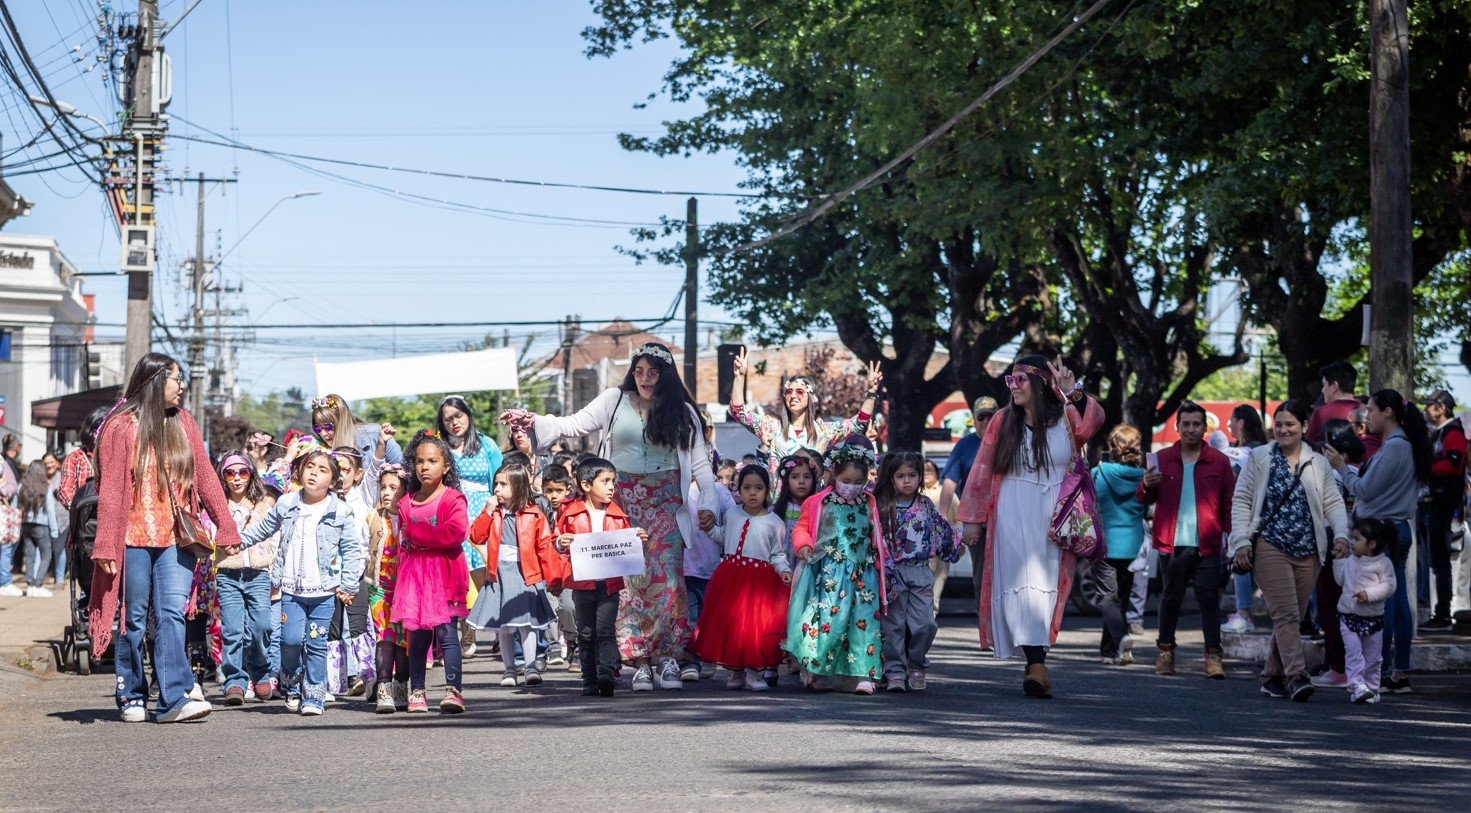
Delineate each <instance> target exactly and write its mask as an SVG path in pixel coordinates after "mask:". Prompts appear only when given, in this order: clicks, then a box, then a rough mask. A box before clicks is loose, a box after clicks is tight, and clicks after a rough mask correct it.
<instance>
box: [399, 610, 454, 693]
mask: <svg viewBox="0 0 1471 813" xmlns="http://www.w3.org/2000/svg"><path fill="white" fill-rule="evenodd" d="M435 639H438V640H439V650H440V652H441V653H443V654H444V685H446V686H453V687H455V688H456V689H458V688H460V667H461V663H460V636H459V635H457V634H456V633H455V625H454V622H453V621H451V622H448V623H444V624H440V625H439V626H437V627H435V628H434V629H432V630H412V631H410V632H409V688H410V689H422V688H424V673H425V672H426V671H428V665H427V663H426V660H427V659H428V657H429V644H430V643H431V642H432V641H434V640H435Z"/></svg>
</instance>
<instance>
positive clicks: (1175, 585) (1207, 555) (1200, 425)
mask: <svg viewBox="0 0 1471 813" xmlns="http://www.w3.org/2000/svg"><path fill="white" fill-rule="evenodd" d="M1175 427H1176V429H1178V430H1179V432H1180V442H1179V443H1177V444H1175V445H1174V446H1171V447H1169V448H1168V449H1165V450H1164V451H1162V452H1160V453H1159V454H1158V455H1153V456H1152V457H1153V458H1154V460H1152V461H1151V462H1150V464H1149V468H1148V470H1147V471H1146V472H1145V474H1144V482H1142V483H1140V484H1139V490H1138V493H1137V495H1136V496H1137V498H1138V500H1139V502H1142V503H1144V504H1145V505H1153V506H1154V507H1155V508H1154V526H1153V531H1152V533H1151V536H1152V541H1153V544H1154V549H1155V550H1157V551H1159V552H1160V572H1161V573H1163V574H1164V595H1163V596H1162V597H1161V599H1160V605H1159V640H1158V647H1159V655H1158V657H1157V659H1156V660H1155V664H1154V671H1155V674H1159V675H1173V674H1175V626H1176V624H1178V623H1179V620H1180V604H1181V603H1182V602H1183V601H1184V600H1185V588H1186V587H1187V586H1188V585H1190V584H1192V583H1193V584H1194V585H1195V600H1196V601H1197V602H1198V603H1199V604H1200V624H1201V629H1202V631H1203V632H1204V633H1205V676H1206V677H1209V678H1214V679H1216V680H1224V679H1225V677H1226V669H1225V667H1224V666H1223V665H1222V663H1221V603H1220V602H1221V542H1222V540H1223V539H1224V538H1225V536H1226V534H1229V533H1230V532H1231V495H1232V493H1233V492H1234V491H1235V489H1236V475H1234V474H1232V473H1231V460H1230V458H1228V457H1226V456H1225V455H1224V454H1222V453H1221V452H1218V451H1216V450H1215V449H1212V448H1210V447H1209V446H1207V445H1205V442H1204V441H1205V407H1202V406H1201V405H1199V404H1197V403H1195V402H1193V401H1186V402H1185V403H1183V404H1181V405H1180V408H1179V409H1178V410H1176V412H1175Z"/></svg>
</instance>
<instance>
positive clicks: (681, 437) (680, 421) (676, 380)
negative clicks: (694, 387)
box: [618, 342, 705, 449]
mask: <svg viewBox="0 0 1471 813" xmlns="http://www.w3.org/2000/svg"><path fill="white" fill-rule="evenodd" d="M648 346H652V347H657V348H659V349H661V350H663V351H664V352H665V353H668V352H669V348H667V347H665V346H664V345H662V344H659V343H657V342H649V343H648V344H647V345H645V347H648ZM670 357H671V358H673V356H672V355H671V356H670ZM639 359H646V360H648V362H649V364H651V365H653V367H654V369H655V370H658V371H659V377H658V378H657V379H655V381H654V401H653V403H651V404H649V417H648V424H647V425H646V426H645V427H644V440H646V441H648V442H649V443H650V444H651V445H654V446H664V447H667V448H670V449H687V448H689V447H690V446H691V445H692V444H693V443H694V442H695V432H697V431H699V432H703V431H704V429H705V419H704V418H703V417H700V418H698V424H699V425H698V426H697V425H696V423H697V419H696V418H695V417H693V416H691V415H690V410H689V409H686V408H685V407H686V406H688V407H690V408H692V409H694V411H695V415H699V414H700V405H699V404H697V403H695V397H694V396H693V395H691V394H690V391H689V388H688V387H686V386H685V385H684V381H683V380H681V379H680V377H679V370H677V369H675V367H674V365H673V364H671V363H669V362H667V361H665V360H664V359H661V358H659V357H658V356H655V355H652V354H641V355H636V356H634V357H633V364H629V365H628V375H625V376H624V377H623V383H622V384H619V385H618V388H619V389H621V390H623V391H624V392H637V391H638V386H637V385H636V384H634V381H633V367H634V364H637V363H638V360H639Z"/></svg>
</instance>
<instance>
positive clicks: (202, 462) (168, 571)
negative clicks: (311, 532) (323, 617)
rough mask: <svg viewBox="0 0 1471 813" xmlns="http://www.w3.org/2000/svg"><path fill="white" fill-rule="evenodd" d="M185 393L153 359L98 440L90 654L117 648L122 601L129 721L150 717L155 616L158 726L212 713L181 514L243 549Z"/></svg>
mask: <svg viewBox="0 0 1471 813" xmlns="http://www.w3.org/2000/svg"><path fill="white" fill-rule="evenodd" d="M183 396H184V379H183V377H182V376H181V375H180V374H179V365H178V362H176V361H174V360H173V359H172V358H170V357H168V356H166V355H164V354H162V353H149V354H148V355H146V356H144V357H143V358H141V359H139V360H138V364H137V366H135V367H134V368H133V374H132V376H131V377H129V379H128V386H127V389H126V390H125V391H124V395H123V401H122V403H119V404H118V405H117V406H116V407H115V408H114V409H113V412H112V415H111V416H109V417H108V418H107V420H106V421H105V422H104V423H103V425H102V431H101V433H100V435H99V437H98V442H97V469H98V471H99V472H101V475H100V477H99V479H98V489H99V494H100V495H101V499H99V500H98V504H97V538H96V543H95V545H96V546H95V548H94V550H93V553H92V558H93V565H94V569H93V573H92V592H91V596H92V600H91V601H90V602H89V603H88V608H87V609H88V616H89V619H88V620H89V626H90V627H91V631H92V652H93V654H94V655H96V656H98V657H101V655H102V653H104V652H106V651H107V647H108V645H109V644H111V643H112V640H113V632H114V630H115V629H116V623H117V614H118V608H119V604H120V602H121V605H122V608H123V619H122V626H123V629H122V635H121V636H119V639H118V642H117V652H116V654H115V661H116V672H117V698H116V699H117V705H118V710H119V712H120V716H121V717H122V720H123V722H126V723H141V722H143V721H144V720H146V719H147V711H146V710H145V708H144V706H145V704H146V703H147V702H148V682H147V680H146V678H145V677H144V672H143V639H144V638H145V637H146V636H147V630H148V621H149V617H150V616H151V617H152V619H153V622H154V624H153V627H154V632H153V666H154V669H155V670H156V672H157V674H158V685H159V697H158V704H157V705H156V706H155V709H154V711H155V714H156V715H157V717H156V719H157V721H158V722H160V723H173V722H181V721H184V720H193V719H197V718H200V717H204V716H205V715H207V714H209V712H210V705H209V703H208V702H207V701H205V700H204V699H203V696H200V697H199V698H198V699H195V698H193V697H191V696H190V695H191V692H192V691H193V689H194V673H193V671H192V670H191V669H190V668H189V658H188V654H187V653H186V652H185V646H184V605H185V603H186V602H187V600H188V598H189V588H190V585H191V584H192V582H193V580H194V566H195V564H196V562H197V560H196V558H195V556H194V554H193V553H190V552H189V551H188V550H187V549H185V548H181V547H179V546H178V544H177V543H176V539H175V531H176V528H175V521H174V517H175V515H176V510H177V512H178V513H185V514H190V515H193V516H196V517H197V516H198V515H199V512H200V510H201V509H203V510H204V511H206V512H208V513H209V517H210V519H212V520H214V523H215V527H216V528H217V531H216V536H215V544H216V545H217V546H219V547H232V546H238V545H239V544H240V533H239V532H238V531H237V530H236V528H235V521H234V520H233V519H232V518H231V516H230V510H229V507H228V506H227V505H226V503H225V493H224V490H223V489H221V488H220V481H219V480H218V479H216V478H214V477H211V476H209V471H210V469H211V468H212V467H213V466H212V464H211V463H210V459H209V454H208V453H206V452H205V450H204V440H203V439H202V438H200V436H199V427H198V425H196V424H195V423H194V417H193V416H191V415H190V414H189V412H188V411H187V410H185V409H182V408H181V407H180V403H181V402H182V400H183ZM176 507H177V508H176ZM150 605H151V612H150Z"/></svg>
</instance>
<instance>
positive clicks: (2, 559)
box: [0, 542, 16, 587]
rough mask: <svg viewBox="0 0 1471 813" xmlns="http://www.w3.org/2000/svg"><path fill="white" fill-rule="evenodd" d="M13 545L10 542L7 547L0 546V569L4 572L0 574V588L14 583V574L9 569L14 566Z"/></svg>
mask: <svg viewBox="0 0 1471 813" xmlns="http://www.w3.org/2000/svg"><path fill="white" fill-rule="evenodd" d="M15 544H16V543H14V542H11V543H10V544H8V545H0V568H3V569H4V571H5V572H4V573H3V574H0V587H4V586H5V585H7V584H10V583H11V582H13V581H15V574H14V573H13V572H11V568H13V567H14V566H15Z"/></svg>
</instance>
